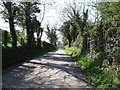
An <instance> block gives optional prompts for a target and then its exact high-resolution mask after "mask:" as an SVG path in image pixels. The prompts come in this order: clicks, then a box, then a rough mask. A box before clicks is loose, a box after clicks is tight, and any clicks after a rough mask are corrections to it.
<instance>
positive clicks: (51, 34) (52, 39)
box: [45, 25, 58, 46]
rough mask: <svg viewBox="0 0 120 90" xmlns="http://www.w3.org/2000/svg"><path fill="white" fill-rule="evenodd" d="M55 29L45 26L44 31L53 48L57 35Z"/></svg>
mask: <svg viewBox="0 0 120 90" xmlns="http://www.w3.org/2000/svg"><path fill="white" fill-rule="evenodd" d="M56 30H57V29H56V28H51V29H50V27H49V26H48V25H47V31H45V33H46V35H47V37H48V39H49V41H50V43H52V44H53V45H54V46H56V42H57V39H58V38H57V34H56Z"/></svg>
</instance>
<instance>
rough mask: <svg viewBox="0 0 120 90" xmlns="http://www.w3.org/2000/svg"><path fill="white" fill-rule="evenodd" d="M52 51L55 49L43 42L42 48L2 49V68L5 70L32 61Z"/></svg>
mask: <svg viewBox="0 0 120 90" xmlns="http://www.w3.org/2000/svg"><path fill="white" fill-rule="evenodd" d="M52 50H55V47H54V46H53V45H51V44H50V43H47V42H43V43H42V47H41V48H40V47H37V46H34V47H31V48H28V47H26V46H21V47H18V48H2V68H3V69H4V68H6V67H9V66H11V65H13V64H16V63H19V62H23V61H25V60H28V59H32V58H34V57H37V56H40V55H41V54H44V53H47V52H49V51H52Z"/></svg>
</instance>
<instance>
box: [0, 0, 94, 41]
mask: <svg viewBox="0 0 120 90" xmlns="http://www.w3.org/2000/svg"><path fill="white" fill-rule="evenodd" d="M41 1H44V2H45V1H46V2H48V1H52V2H54V3H53V5H51V6H50V7H46V8H47V9H46V12H45V18H44V20H43V22H42V25H41V26H42V28H44V30H45V27H46V25H47V24H48V25H50V27H53V26H56V27H60V25H62V23H63V21H62V20H61V19H60V17H61V16H60V11H61V10H62V8H63V7H65V5H66V4H65V3H66V2H70V1H72V0H41ZM76 1H79V2H83V3H85V2H87V1H90V0H76ZM40 8H41V7H40ZM0 9H2V7H1V6H0ZM41 9H42V8H41ZM89 11H90V12H91V13H95V12H94V11H93V10H89ZM36 15H37V19H38V20H40V19H41V18H40V14H36ZM90 17H91V20H92V19H93V17H92V16H90ZM0 28H1V29H3V30H8V31H9V24H8V23H6V22H5V21H4V20H3V19H2V15H1V14H0ZM16 28H17V29H20V28H19V27H16ZM57 34H58V38H59V39H58V40H59V41H62V35H61V34H60V33H59V32H57ZM42 40H45V41H48V39H47V36H46V34H45V33H43V35H42Z"/></svg>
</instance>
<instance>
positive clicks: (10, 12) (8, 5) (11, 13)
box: [3, 1, 18, 47]
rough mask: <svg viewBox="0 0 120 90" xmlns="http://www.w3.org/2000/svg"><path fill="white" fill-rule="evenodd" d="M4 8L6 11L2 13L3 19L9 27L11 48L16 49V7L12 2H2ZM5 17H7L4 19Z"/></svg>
mask: <svg viewBox="0 0 120 90" xmlns="http://www.w3.org/2000/svg"><path fill="white" fill-rule="evenodd" d="M3 4H4V7H5V9H6V10H7V12H5V11H6V10H5V11H3V13H4V14H6V15H5V17H4V18H5V19H8V22H9V26H10V32H11V37H12V46H13V47H17V36H16V32H15V27H14V20H15V15H16V11H17V9H18V8H17V6H16V4H15V3H13V2H4V1H3ZM6 16H7V17H6Z"/></svg>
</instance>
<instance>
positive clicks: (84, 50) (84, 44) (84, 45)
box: [81, 35, 88, 53]
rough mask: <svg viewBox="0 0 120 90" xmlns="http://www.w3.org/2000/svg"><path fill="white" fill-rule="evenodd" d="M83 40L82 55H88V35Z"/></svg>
mask: <svg viewBox="0 0 120 90" xmlns="http://www.w3.org/2000/svg"><path fill="white" fill-rule="evenodd" d="M82 38H83V43H82V49H81V53H87V50H88V41H87V35H83V36H82Z"/></svg>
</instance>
